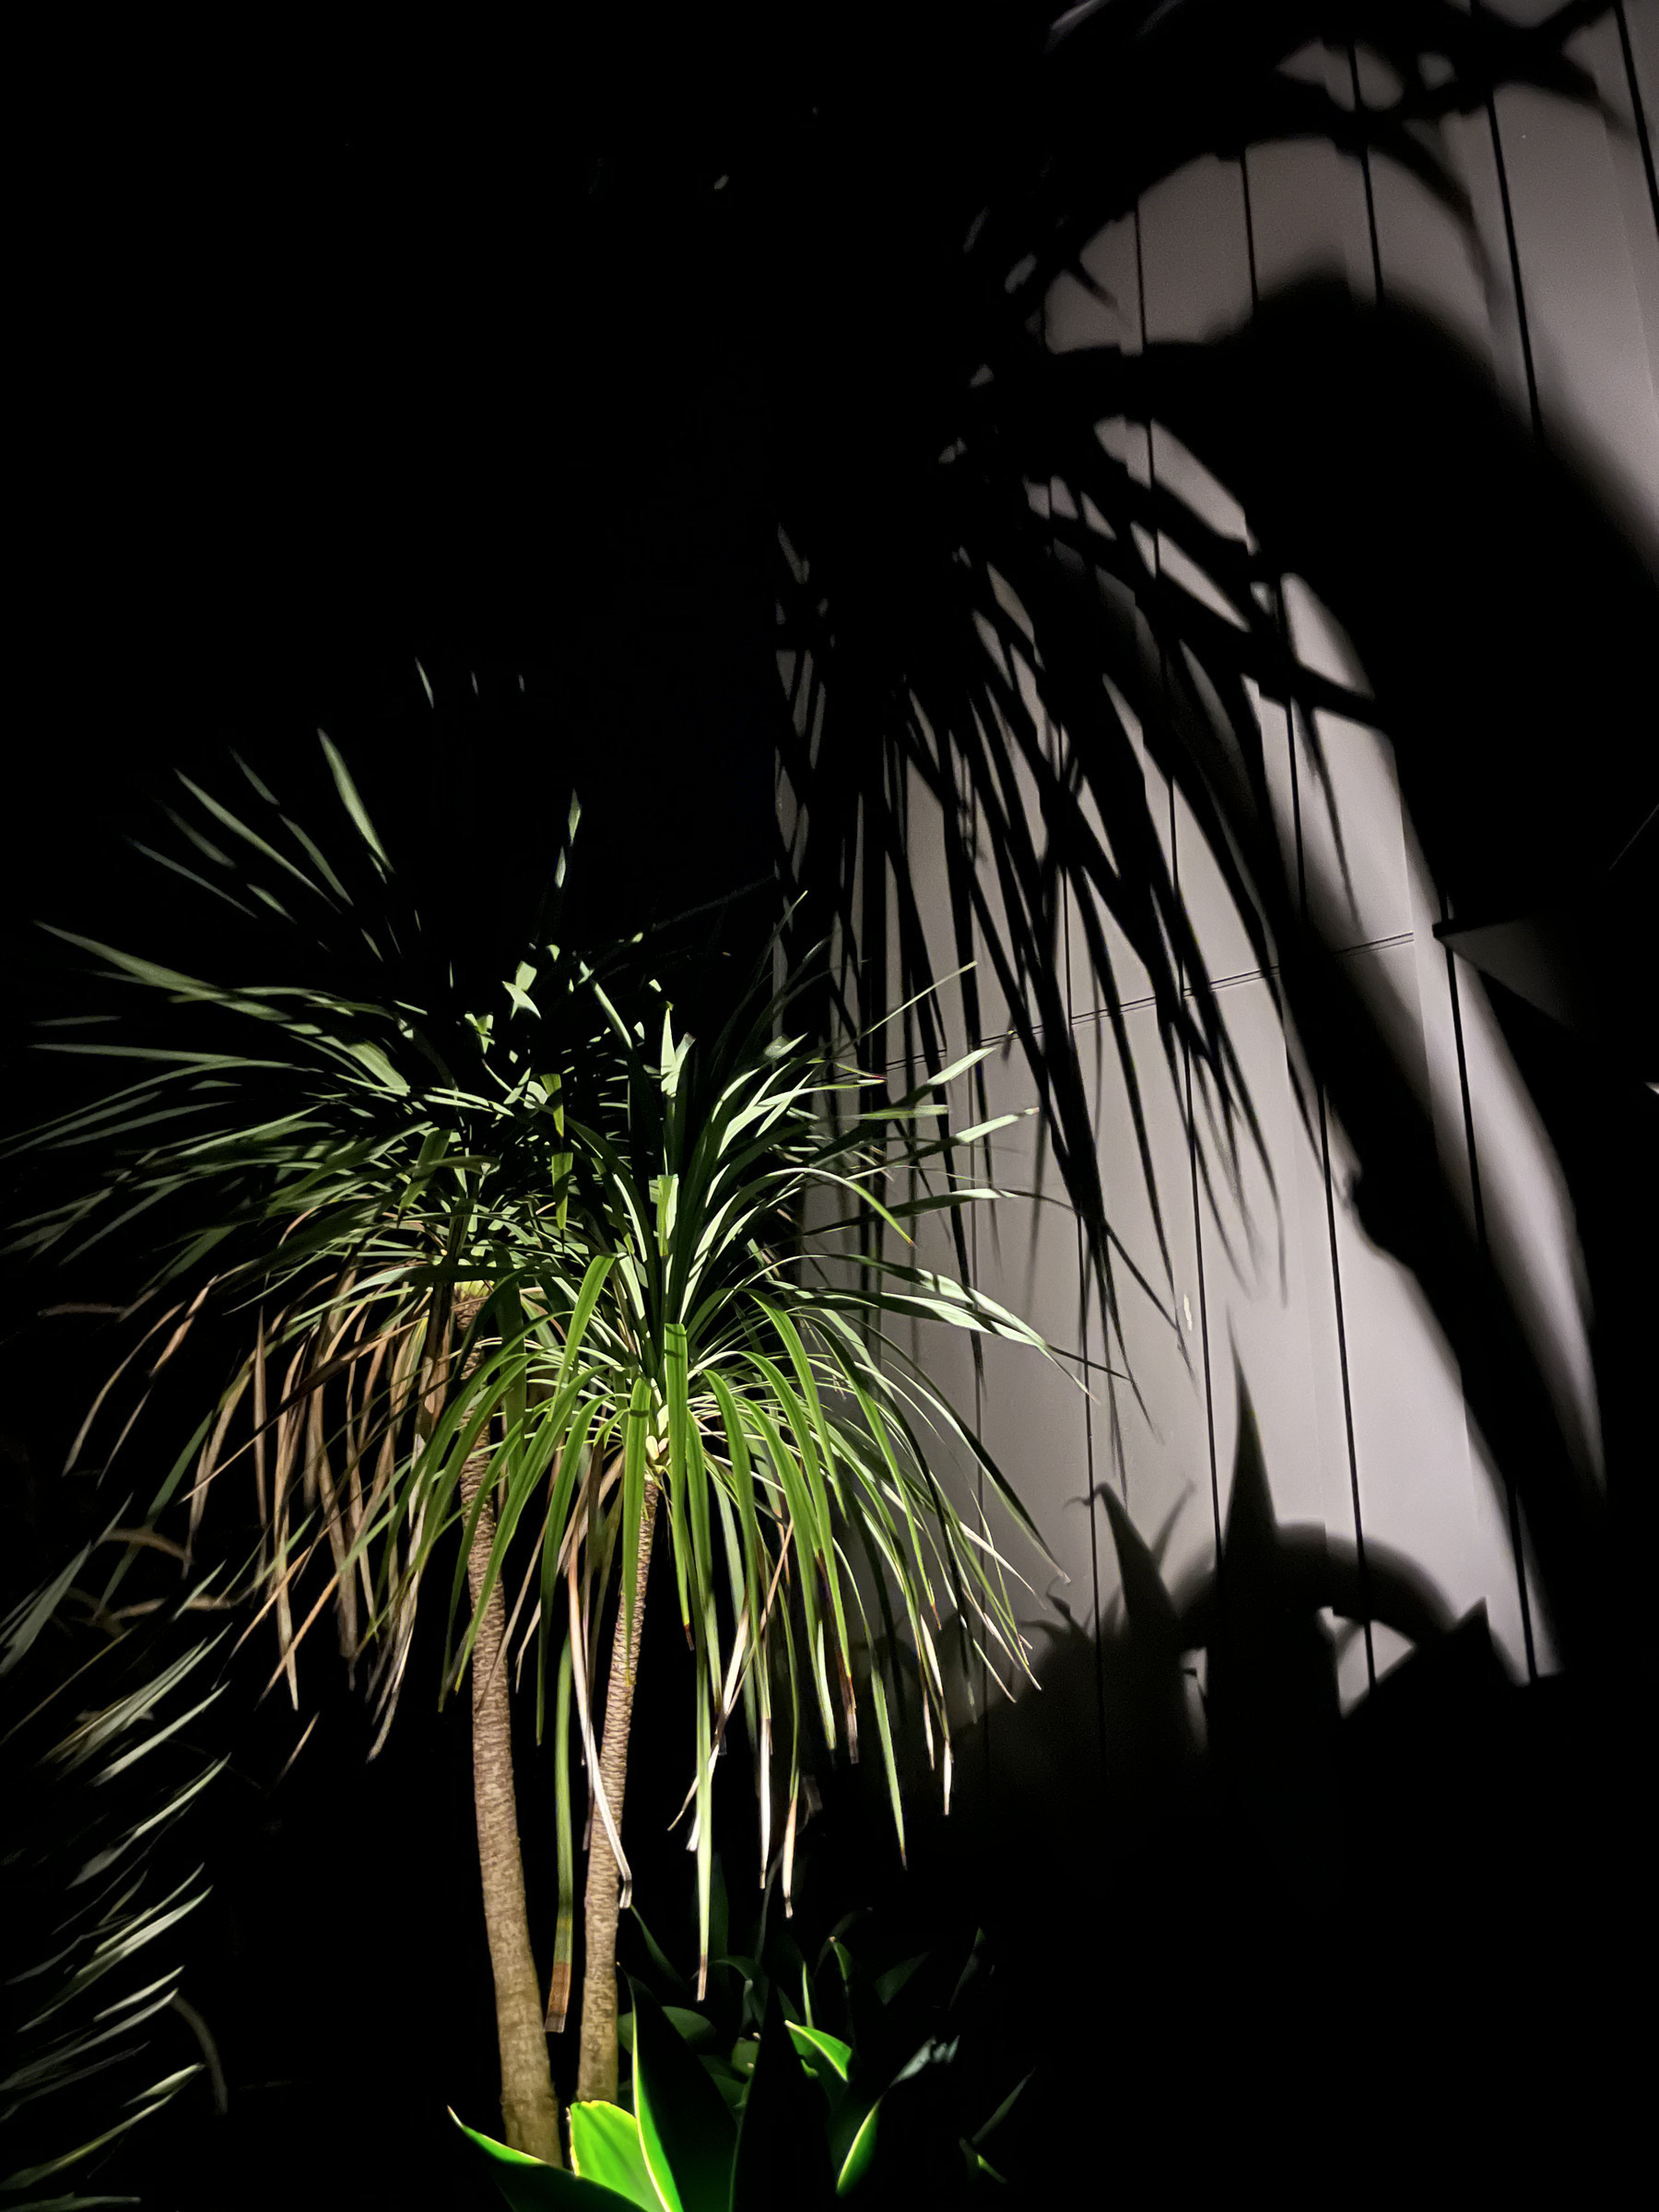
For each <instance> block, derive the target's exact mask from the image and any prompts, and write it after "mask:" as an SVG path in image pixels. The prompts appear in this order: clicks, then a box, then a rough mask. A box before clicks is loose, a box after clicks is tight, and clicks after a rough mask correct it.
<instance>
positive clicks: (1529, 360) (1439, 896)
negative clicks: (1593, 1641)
mask: <svg viewBox="0 0 1659 2212" xmlns="http://www.w3.org/2000/svg"><path fill="white" fill-rule="evenodd" d="M1483 12H1484V10H1483V8H1482V6H1481V0H1471V13H1472V15H1473V16H1474V17H1476V18H1478V17H1479V16H1480V15H1481V14H1482V13H1483ZM1632 91H1634V80H1633V79H1632ZM1486 112H1487V128H1488V132H1489V133H1490V135H1491V141H1492V165H1493V168H1494V170H1495V171H1496V172H1497V178H1498V200H1499V205H1500V208H1501V209H1502V213H1503V235H1504V242H1505V244H1506V246H1507V248H1508V251H1509V265H1510V282H1511V285H1512V288H1513V289H1514V295H1515V324H1516V327H1517V329H1518V330H1519V332H1520V334H1521V360H1522V365H1523V367H1524V370H1525V371H1526V404H1527V411H1528V413H1529V415H1530V417H1531V419H1532V429H1533V436H1534V438H1535V440H1536V441H1537V442H1538V443H1539V445H1540V446H1541V445H1542V444H1543V443H1544V414H1543V409H1542V407H1541V406H1540V405H1539V402H1538V380H1537V374H1536V371H1535V368H1534V364H1533V348H1532V324H1531V319H1530V317H1529V316H1528V314H1527V312H1526V288H1525V285H1524V282H1523V280H1522V276H1521V242H1520V239H1519V237H1518V236H1517V234H1516V230H1515V214H1514V204H1513V202H1512V199H1511V197H1510V187H1509V165H1508V163H1507V162H1506V161H1505V160H1504V158H1503V133H1502V130H1501V128H1500V124H1499V121H1498V99H1497V89H1496V87H1495V86H1491V85H1488V89H1487V97H1486ZM1434 892H1435V898H1436V900H1437V902H1438V903H1439V906H1440V911H1441V923H1442V924H1445V923H1448V922H1450V921H1451V919H1452V902H1451V900H1449V899H1448V897H1447V895H1446V892H1445V889H1444V888H1443V886H1442V885H1441V881H1440V878H1439V876H1438V874H1437V875H1436V876H1435V877H1434ZM1445 953H1446V989H1447V993H1448V995H1449V996H1450V998H1451V1001H1452V1036H1453V1043H1454V1044H1455V1046H1456V1050H1457V1088H1458V1092H1459V1095H1460V1097H1461V1099H1462V1101H1463V1122H1464V1149H1465V1153H1466V1155H1467V1157H1468V1162H1469V1196H1470V1201H1471V1205H1472V1208H1473V1212H1474V1218H1475V1246H1476V1250H1477V1253H1478V1254H1479V1256H1480V1264H1481V1267H1482V1270H1483V1272H1484V1274H1485V1275H1486V1277H1488V1280H1490V1279H1491V1278H1492V1275H1493V1270H1492V1253H1491V1245H1490V1242H1489V1241H1488V1235H1487V1219H1486V1203H1485V1199H1484V1197H1483V1194H1482V1192H1481V1186H1480V1151H1479V1147H1478V1146H1477V1143H1476V1139H1475V1094H1474V1089H1473V1088H1472V1086H1471V1084H1470V1082H1469V1060H1468V1053H1467V1050H1466V1048H1465V1040H1464V1018H1463V986H1462V983H1461V981H1460V979H1459V976H1458V971H1457V956H1456V954H1455V953H1454V952H1453V948H1452V947H1451V946H1450V945H1449V944H1448V945H1447V946H1446V947H1445ZM1501 1478H1502V1483H1503V1494H1504V1504H1505V1507H1506V1520H1507V1522H1508V1526H1509V1540H1510V1552H1511V1556H1512V1559H1513V1562H1514V1569H1515V1594H1516V1598H1517V1601H1518V1603H1519V1605H1520V1607H1521V1640H1522V1643H1523V1646H1524V1650H1525V1653H1526V1678H1527V1680H1528V1681H1529V1682H1535V1681H1536V1680H1537V1678H1538V1660H1537V1652H1536V1648H1535V1642H1534V1638H1533V1621H1532V1598H1531V1595H1530V1594H1529V1592H1528V1590H1527V1587H1526V1552H1525V1546H1524V1533H1523V1530H1522V1525H1521V1501H1520V1499H1519V1498H1518V1497H1517V1495H1516V1492H1515V1485H1514V1478H1513V1477H1512V1475H1511V1474H1510V1471H1509V1469H1508V1468H1507V1467H1505V1468H1503V1469H1502V1470H1501Z"/></svg>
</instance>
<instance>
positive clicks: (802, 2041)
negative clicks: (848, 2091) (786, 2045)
mask: <svg viewBox="0 0 1659 2212" xmlns="http://www.w3.org/2000/svg"><path fill="white" fill-rule="evenodd" d="M789 2032H790V2034H791V2036H792V2037H793V2038H794V2046H795V2049H796V2050H797V2051H798V2052H799V2053H800V2054H801V2056H802V2058H803V2059H804V2060H805V2061H806V2065H808V2066H809V2067H811V2068H812V2069H813V2070H814V2071H815V2072H821V2071H828V2072H830V2073H831V2074H833V2075H834V2076H835V2077H836V2079H837V2080H838V2081H845V2080H847V2079H848V2078H849V2076H850V2073H851V2070H852V2065H853V2046H852V2044H851V2043H843V2042H842V2041H841V2037H840V2036H839V2035H830V2034H828V2033H827V2032H826V2031H825V2030H823V2029H822V2028H801V2027H797V2026H796V2025H795V2024H794V2021H791V2023H790V2028H789Z"/></svg>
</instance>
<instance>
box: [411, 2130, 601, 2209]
mask: <svg viewBox="0 0 1659 2212" xmlns="http://www.w3.org/2000/svg"><path fill="white" fill-rule="evenodd" d="M450 2118H451V2119H452V2120H453V2121H454V2123H455V2125H456V2126H457V2127H458V2128H459V2129H460V2130H461V2133H462V2134H463V2135H464V2136H465V2137H466V2140H467V2141H468V2142H469V2143H470V2144H471V2145H472V2147H473V2148H474V2150H475V2151H476V2152H477V2159H478V2163H479V2164H480V2165H481V2166H482V2167H483V2168H484V2170H485V2171H487V2172H488V2175H489V2178H490V2180H491V2181H492V2182H494V2183H495V2185H496V2187H497V2188H498V2189H499V2190H500V2193H501V2194H502V2195H503V2196H504V2197H505V2198H506V2199H507V2202H508V2203H509V2204H510V2205H511V2206H512V2212H565V2208H566V2207H568V2208H569V2212H639V2207H638V2206H637V2203H636V2200H635V2199H634V2198H632V2197H630V2196H623V2195H621V2194H619V2193H618V2191H617V2190H615V2189H607V2188H606V2186H605V2184H604V2183H602V2182H589V2181H583V2180H582V2178H581V2177H580V2176H579V2175H577V2174H574V2173H569V2172H567V2171H565V2169H564V2168H563V2167H562V2166H549V2165H547V2164H546V2163H545V2162H544V2161H543V2160H542V2159H533V2158H532V2157H531V2156H530V2155H529V2153H528V2152H527V2151H523V2150H513V2149H512V2147H510V2146H509V2145H507V2144H505V2143H498V2142H497V2141H496V2140H495V2138H494V2137H493V2136H482V2135H480V2134H479V2133H478V2132H477V2129H476V2128H471V2127H468V2126H467V2124H466V2123H465V2120H462V2119H459V2118H457V2116H456V2115H455V2113H454V2112H451V2114H450Z"/></svg>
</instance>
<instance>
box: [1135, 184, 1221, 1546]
mask: <svg viewBox="0 0 1659 2212" xmlns="http://www.w3.org/2000/svg"><path fill="white" fill-rule="evenodd" d="M1135 307H1136V312H1137V315H1138V318H1139V322H1140V343H1141V352H1142V354H1143V355H1144V354H1145V352H1146V350H1147V267H1146V260H1145V255H1144V253H1143V250H1142V239H1141V211H1140V202H1139V200H1138V199H1137V200H1136V201H1135ZM1157 488H1158V461H1157V456H1156V453H1155V452H1154V450H1153V442H1152V420H1151V418H1150V416H1148V417H1147V489H1148V490H1150V491H1156V490H1157ZM1162 573H1163V550H1162V547H1161V546H1160V544H1159V531H1158V526H1157V515H1156V512H1154V516H1153V528H1152V574H1153V578H1154V581H1157V580H1159V578H1161V576H1162ZM1158 667H1159V681H1160V683H1161V685H1162V687H1163V689H1164V693H1165V696H1166V697H1167V696H1168V689H1169V663H1168V661H1167V659H1166V657H1165V653H1164V645H1163V640H1162V639H1161V638H1159V641H1158ZM1169 782H1170V880H1171V888H1173V890H1174V892H1175V894H1176V896H1177V898H1179V896H1180V893H1181V859H1180V853H1179V850H1178V847H1177V843H1176V823H1175V779H1174V777H1173V776H1171V778H1170V780H1169ZM1181 1063H1182V1076H1183V1077H1184V1081H1185V1089H1186V1126H1187V1168H1188V1172H1189V1175H1190V1177H1191V1182H1192V1197H1193V1252H1194V1260H1195V1262H1196V1265H1197V1270H1198V1336H1199V1344H1200V1348H1201V1350H1202V1354H1203V1359H1204V1418H1205V1427H1206V1433H1207V1436H1208V1440H1209V1477H1210V1515H1211V1519H1212V1521H1213V1522H1214V1524H1215V1535H1216V1577H1217V1581H1218V1583H1219V1581H1220V1577H1221V1571H1222V1557H1221V1477H1220V1470H1219V1467H1218V1463H1217V1457H1216V1393H1215V1386H1214V1382H1213V1379H1212V1377H1211V1373H1210V1349H1209V1302H1208V1294H1207V1287H1206V1281H1205V1272H1204V1218H1203V1215H1202V1212H1201V1211H1200V1206H1199V1194H1198V1124H1197V1123H1196V1121H1195V1120H1194V1115H1193V1051H1192V1046H1191V1045H1190V1044H1189V1043H1188V1042H1187V1041H1186V1039H1185V1038H1184V1037H1183V1038H1182V1046H1181Z"/></svg>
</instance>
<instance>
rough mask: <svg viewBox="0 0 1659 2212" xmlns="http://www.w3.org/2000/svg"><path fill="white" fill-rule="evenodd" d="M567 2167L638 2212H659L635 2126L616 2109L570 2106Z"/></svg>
mask: <svg viewBox="0 0 1659 2212" xmlns="http://www.w3.org/2000/svg"><path fill="white" fill-rule="evenodd" d="M571 2165H572V2166H573V2167H574V2168H575V2170H576V2171H577V2172H578V2173H579V2174H580V2175H581V2176H582V2180H583V2181H587V2182H599V2183H603V2184H604V2186H605V2187H606V2188H607V2189H614V2190H615V2191H616V2192H617V2194H618V2195H619V2196H625V2197H627V2198H628V2200H629V2203H630V2204H635V2205H638V2206H640V2207H641V2212H661V2200H660V2199H659V2197H658V2195H657V2193H656V2191H655V2189H654V2188H653V2185H652V2180H651V2176H650V2174H649V2173H648V2172H647V2171H646V2167H645V2153H644V2151H643V2149H642V2148H641V2144H640V2129H639V2123H638V2122H637V2121H636V2120H635V2118H634V2116H633V2114H632V2113H631V2112H624V2111H623V2110H622V2107H621V2106H620V2105H618V2104H603V2103H598V2102H594V2103H591V2104H573V2105H571Z"/></svg>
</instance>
